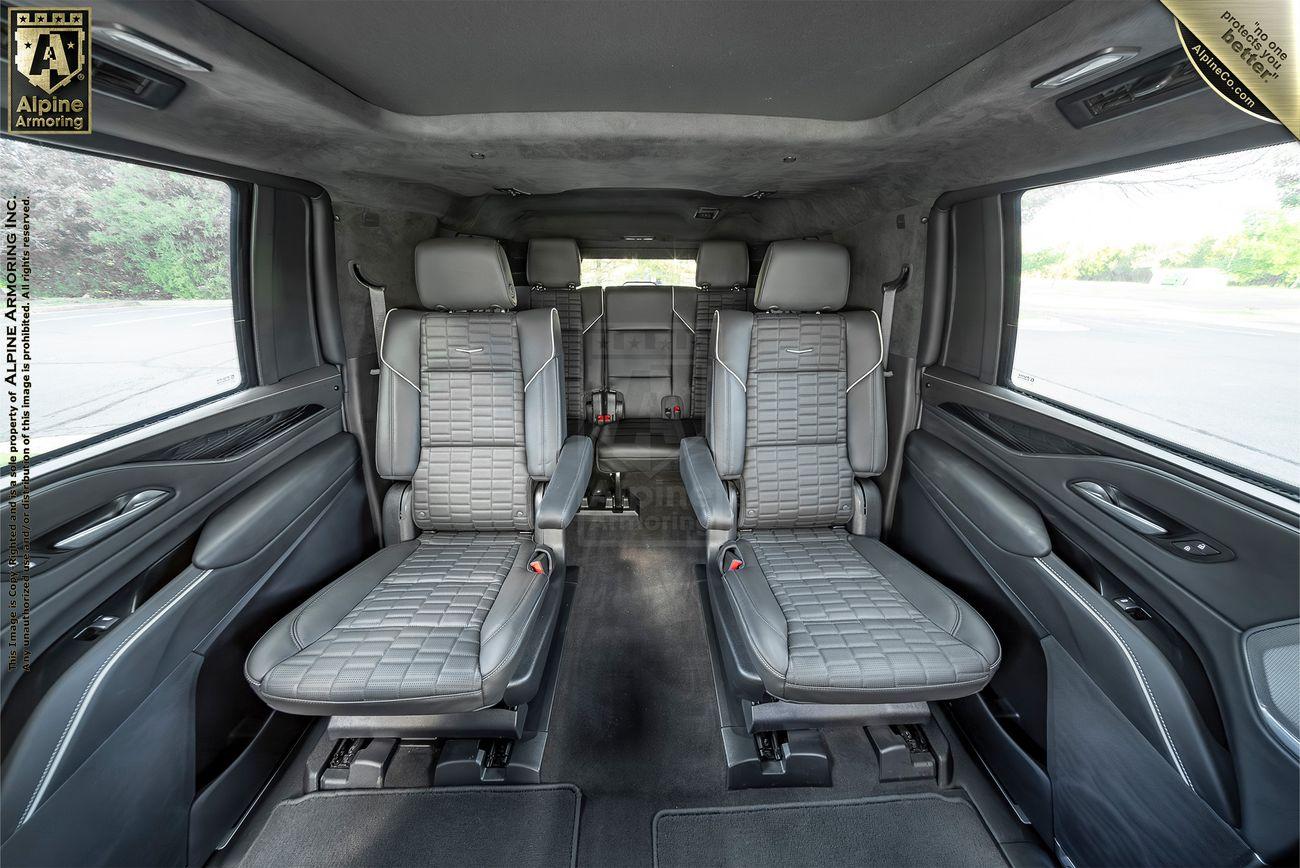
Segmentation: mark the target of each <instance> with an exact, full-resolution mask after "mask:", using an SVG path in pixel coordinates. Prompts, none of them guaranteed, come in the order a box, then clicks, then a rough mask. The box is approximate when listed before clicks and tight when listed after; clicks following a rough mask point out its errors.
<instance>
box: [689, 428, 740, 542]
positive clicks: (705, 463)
mask: <svg viewBox="0 0 1300 868" xmlns="http://www.w3.org/2000/svg"><path fill="white" fill-rule="evenodd" d="M678 466H679V468H680V470H681V474H682V482H683V483H684V484H685V486H686V496H687V497H688V498H689V499H690V501H691V507H692V508H693V509H694V510H695V518H696V519H697V520H698V521H699V523H700V526H701V527H703V528H704V529H705V530H724V531H729V530H735V529H736V517H735V515H733V514H732V511H731V498H729V497H728V496H727V488H726V486H725V485H723V484H722V477H721V476H719V475H718V467H717V465H716V464H714V462H713V453H711V452H710V451H709V444H708V442H707V441H706V440H705V439H704V438H703V437H687V438H686V439H684V440H683V441H682V444H681V447H680V450H679V458H678Z"/></svg>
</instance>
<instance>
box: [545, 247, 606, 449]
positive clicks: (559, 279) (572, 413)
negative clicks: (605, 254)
mask: <svg viewBox="0 0 1300 868" xmlns="http://www.w3.org/2000/svg"><path fill="white" fill-rule="evenodd" d="M581 280H582V256H581V254H580V253H579V251H578V242H576V241H574V240H573V239H572V238H534V239H532V240H531V241H529V242H528V284H529V287H530V293H529V295H530V304H531V306H532V307H533V308H547V307H553V308H555V311H556V313H558V314H559V316H560V334H561V336H562V337H563V339H564V406H565V411H566V415H567V417H568V422H569V430H570V431H572V432H575V433H576V432H581V431H584V430H586V428H587V426H588V424H589V423H590V420H591V393H592V392H594V391H595V390H597V389H599V388H601V386H602V385H603V383H604V381H605V380H604V378H605V374H604V367H603V365H604V351H603V347H602V346H601V330H600V327H599V324H600V320H601V316H602V315H603V313H604V308H603V299H602V298H601V288H600V287H599V286H580V285H579V284H580V282H581Z"/></svg>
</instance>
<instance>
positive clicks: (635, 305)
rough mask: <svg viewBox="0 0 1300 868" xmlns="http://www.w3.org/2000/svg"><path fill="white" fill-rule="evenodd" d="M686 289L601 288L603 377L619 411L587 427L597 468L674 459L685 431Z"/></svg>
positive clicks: (647, 466)
mask: <svg viewBox="0 0 1300 868" xmlns="http://www.w3.org/2000/svg"><path fill="white" fill-rule="evenodd" d="M694 294H695V292H694V290H693V289H690V288H682V287H673V286H620V287H609V288H606V289H605V323H604V326H605V377H606V380H605V381H606V387H607V388H608V389H609V391H610V392H613V393H615V394H616V395H617V396H618V403H619V406H620V408H621V409H620V410H619V412H618V414H617V418H616V420H615V421H613V422H610V423H608V424H604V425H599V426H597V428H596V429H595V431H594V432H593V437H594V438H595V441H596V466H597V467H598V468H599V469H600V470H602V471H605V472H607V473H620V472H623V471H629V470H642V471H646V470H654V469H656V468H659V467H663V466H664V465H665V464H672V463H673V462H675V461H676V460H677V448H678V444H679V443H680V442H681V439H682V437H683V436H684V435H685V434H686V433H687V432H688V431H690V430H692V429H691V428H690V427H689V426H690V416H691V407H690V398H691V353H692V351H693V346H694V337H695V336H694V333H693V328H694V325H693V323H694V317H695V308H694Z"/></svg>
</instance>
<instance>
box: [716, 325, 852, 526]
mask: <svg viewBox="0 0 1300 868" xmlns="http://www.w3.org/2000/svg"><path fill="white" fill-rule="evenodd" d="M847 369H848V368H847V352H846V348H845V324H844V318H843V317H842V316H840V315H839V314H788V313H776V314H755V315H754V322H753V329H752V331H751V332H750V346H749V370H748V375H747V377H746V383H745V452H744V465H743V469H742V471H741V475H740V526H741V527H742V528H794V527H829V526H833V525H842V524H845V523H846V522H847V521H848V520H849V518H850V517H851V515H852V511H853V469H852V467H851V466H850V465H849V455H848V424H847V398H846V394H845V393H846V387H847V385H848V384H847Z"/></svg>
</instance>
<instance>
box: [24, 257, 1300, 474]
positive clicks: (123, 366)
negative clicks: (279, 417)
mask: <svg viewBox="0 0 1300 868" xmlns="http://www.w3.org/2000/svg"><path fill="white" fill-rule="evenodd" d="M33 310H34V313H33V329H32V331H33V349H34V365H33V367H34V380H33V429H34V431H33V433H34V435H35V437H36V438H37V447H38V448H39V449H42V450H48V449H55V448H58V447H59V446H62V445H64V444H66V443H69V442H75V441H77V440H81V439H85V438H88V437H94V436H97V435H99V434H103V433H105V432H107V431H111V430H113V429H115V428H120V427H122V426H126V425H130V424H131V423H133V422H136V421H138V420H140V419H144V418H149V417H151V416H155V415H158V414H161V413H165V412H167V411H169V410H172V409H174V408H176V407H180V406H183V405H186V404H190V403H193V402H195V401H200V400H202V399H204V398H207V397H211V396H213V395H216V394H220V393H221V392H225V391H227V390H229V389H232V388H234V386H235V384H236V383H237V382H238V379H239V371H238V365H237V363H236V361H235V343H234V328H233V324H232V316H231V307H230V303H229V302H225V303H215V302H176V301H174V302H144V303H135V304H127V303H121V304H96V305H84V304H81V305H76V304H74V305H67V304H63V305H59V306H54V305H50V304H48V303H40V302H38V303H36V304H35V305H34V308H33ZM1015 373H1016V382H1017V384H1018V385H1019V386H1020V387H1021V388H1024V389H1027V390H1029V391H1032V392H1037V393H1038V394H1042V395H1044V396H1046V397H1050V398H1053V399H1055V400H1058V401H1061V402H1062V403H1066V404H1070V405H1072V406H1076V407H1079V408H1082V409H1084V410H1087V411H1089V412H1091V413H1093V414H1095V415H1097V416H1101V417H1104V418H1107V419H1112V420H1115V421H1117V422H1121V423H1123V424H1125V425H1128V426H1130V427H1132V428H1135V429H1139V430H1142V431H1147V432H1151V433H1154V434H1156V435H1158V436H1160V437H1163V438H1164V439H1166V440H1169V441H1172V442H1175V443H1178V444H1181V445H1185V446H1189V447H1192V448H1193V449H1196V450H1199V451H1201V452H1204V453H1206V454H1209V455H1211V456H1214V457H1217V458H1220V459H1223V460H1226V461H1229V462H1233V463H1236V464H1240V465H1242V466H1245V467H1247V468H1250V469H1253V470H1255V471H1257V472H1260V473H1263V474H1265V475H1267V476H1270V477H1272V478H1274V479H1279V480H1281V481H1283V482H1287V483H1290V484H1293V485H1300V291H1298V290H1256V289H1249V290H1242V289H1239V288H1230V289H1225V290H1204V291H1194V290H1189V289H1186V288H1181V287H1180V288H1163V287H1150V286H1146V285H1141V284H1100V283H1076V282H1067V281H1026V282H1025V285H1024V286H1023V287H1022V307H1021V313H1020V329H1019V337H1018V339H1017V351H1016V365H1015Z"/></svg>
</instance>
